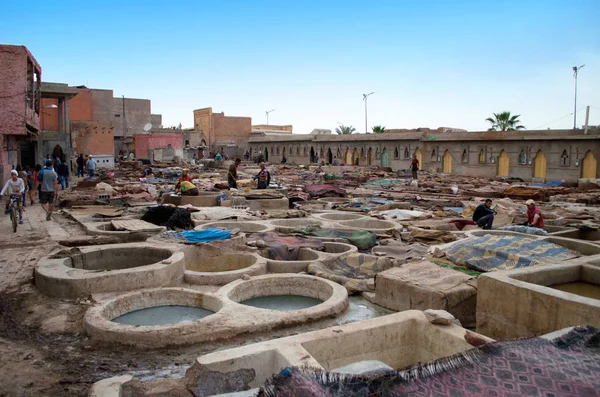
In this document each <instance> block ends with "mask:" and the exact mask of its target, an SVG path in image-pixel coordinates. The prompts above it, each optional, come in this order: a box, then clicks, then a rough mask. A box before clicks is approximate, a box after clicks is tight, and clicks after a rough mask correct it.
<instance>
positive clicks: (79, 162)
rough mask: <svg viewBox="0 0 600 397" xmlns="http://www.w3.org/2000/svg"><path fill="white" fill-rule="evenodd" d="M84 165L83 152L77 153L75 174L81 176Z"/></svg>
mask: <svg viewBox="0 0 600 397" xmlns="http://www.w3.org/2000/svg"><path fill="white" fill-rule="evenodd" d="M84 165H85V160H84V159H83V154H81V153H80V154H79V157H77V176H80V177H82V178H83V166H84Z"/></svg>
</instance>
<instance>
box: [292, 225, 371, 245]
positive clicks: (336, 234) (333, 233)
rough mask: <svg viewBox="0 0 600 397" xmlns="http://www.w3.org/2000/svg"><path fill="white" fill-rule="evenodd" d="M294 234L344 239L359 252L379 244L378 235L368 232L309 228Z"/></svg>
mask: <svg viewBox="0 0 600 397" xmlns="http://www.w3.org/2000/svg"><path fill="white" fill-rule="evenodd" d="M292 233H297V234H302V235H305V236H315V237H323V238H339V239H344V240H346V241H348V242H349V243H350V244H352V245H354V246H356V248H358V249H359V250H368V249H371V248H373V247H374V246H375V243H376V242H377V235H376V234H375V233H373V232H371V231H368V230H340V229H321V228H320V227H318V226H308V227H306V228H304V229H296V230H293V231H292Z"/></svg>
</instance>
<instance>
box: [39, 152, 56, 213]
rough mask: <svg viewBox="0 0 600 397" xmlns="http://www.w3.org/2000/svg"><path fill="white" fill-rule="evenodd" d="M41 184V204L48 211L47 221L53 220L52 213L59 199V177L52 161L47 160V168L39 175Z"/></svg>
mask: <svg viewBox="0 0 600 397" xmlns="http://www.w3.org/2000/svg"><path fill="white" fill-rule="evenodd" d="M38 181H39V182H40V186H41V189H40V203H42V208H43V209H44V211H46V220H47V221H49V220H50V219H52V211H54V200H55V199H56V198H57V197H58V196H57V192H58V175H56V172H55V171H54V169H52V161H50V160H46V166H45V167H44V169H42V170H41V171H40V173H39V174H38Z"/></svg>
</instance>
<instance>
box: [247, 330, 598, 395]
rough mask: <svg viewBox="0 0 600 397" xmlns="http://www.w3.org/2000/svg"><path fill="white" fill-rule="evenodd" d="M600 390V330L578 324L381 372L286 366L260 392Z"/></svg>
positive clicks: (585, 392)
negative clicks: (551, 336) (550, 336)
mask: <svg viewBox="0 0 600 397" xmlns="http://www.w3.org/2000/svg"><path fill="white" fill-rule="evenodd" d="M415 348H416V347H415ZM599 395H600V330H599V329H597V328H594V327H591V326H586V327H577V328H575V329H573V330H572V331H570V332H569V333H568V334H566V335H564V336H562V337H559V338H557V339H555V340H553V341H548V340H546V339H542V338H530V339H520V340H514V341H508V342H494V343H491V344H488V345H484V346H482V347H479V348H475V349H472V350H469V351H467V352H465V353H461V354H457V355H454V356H450V357H446V358H442V359H439V360H437V361H434V362H432V363H429V364H425V365H421V366H416V367H412V368H409V369H406V370H404V371H389V372H384V373H381V374H376V375H346V374H339V373H332V372H324V371H318V370H310V369H306V368H303V369H300V368H286V369H284V370H283V371H282V372H281V373H280V374H278V375H275V376H274V377H273V378H272V379H270V380H268V381H267V382H266V384H265V386H264V387H263V388H261V389H260V391H259V393H258V396H262V397H308V396H311V397H325V396H327V397H338V396H339V397H342V396H344V397H358V396H361V397H379V396H380V397H387V396H390V397H400V396H416V397H419V396H436V397H444V396H449V397H468V396H482V397H483V396H495V397H521V396H544V397H552V396H553V397H558V396H586V397H592V396H599Z"/></svg>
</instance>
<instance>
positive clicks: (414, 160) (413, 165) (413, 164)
mask: <svg viewBox="0 0 600 397" xmlns="http://www.w3.org/2000/svg"><path fill="white" fill-rule="evenodd" d="M410 169H411V170H412V177H413V179H418V175H417V171H418V170H419V159H418V158H417V155H416V154H415V155H414V156H413V158H412V161H411V162H410Z"/></svg>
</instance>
